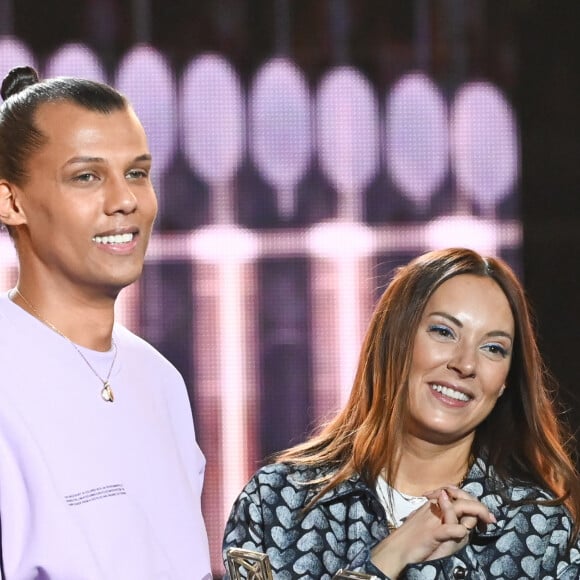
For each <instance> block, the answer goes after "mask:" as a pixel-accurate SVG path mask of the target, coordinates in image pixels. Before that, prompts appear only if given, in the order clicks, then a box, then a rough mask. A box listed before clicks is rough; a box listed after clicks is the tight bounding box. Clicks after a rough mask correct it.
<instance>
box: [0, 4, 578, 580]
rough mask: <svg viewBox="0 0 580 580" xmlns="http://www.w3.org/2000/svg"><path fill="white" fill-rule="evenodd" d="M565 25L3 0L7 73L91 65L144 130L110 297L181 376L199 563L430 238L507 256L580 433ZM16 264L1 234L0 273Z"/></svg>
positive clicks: (342, 7) (573, 162)
mask: <svg viewBox="0 0 580 580" xmlns="http://www.w3.org/2000/svg"><path fill="white" fill-rule="evenodd" d="M579 25H580V3H578V2H575V1H559V2H557V3H555V2H548V1H547V0H544V1H539V0H535V1H534V0H503V1H484V0H471V1H470V2H463V1H462V0H408V1H406V2H401V1H395V0H356V1H355V0H318V1H313V0H196V1H185V0H183V1H178V0H173V1H171V0H165V1H163V2H162V1H160V0H132V1H128V0H126V1H123V0H59V1H58V2H57V1H53V0H43V1H42V2H40V1H39V0H18V1H16V0H0V74H1V75H2V76H4V75H5V74H6V73H7V72H8V70H9V69H10V68H12V67H13V66H17V65H21V64H32V65H33V66H35V67H36V68H37V70H39V72H40V73H41V75H42V76H55V75H68V76H82V77H86V78H92V79H95V80H101V81H104V82H108V83H110V84H113V85H114V86H116V87H117V88H118V89H119V90H121V91H122V92H124V93H125V94H126V95H127V96H128V97H129V98H130V99H131V101H132V102H133V104H134V106H135V109H136V111H137V113H138V114H139V116H140V117H141V119H142V121H143V124H144V126H145V128H146V130H147V132H148V135H149V139H150V146H151V150H152V153H153V157H154V181H155V185H156V189H157V192H158V195H159V200H160V214H159V218H158V221H157V224H156V233H155V236H154V239H153V241H152V244H151V247H150V251H149V254H148V258H147V263H146V268H145V272H144V275H143V277H142V279H141V280H140V281H139V283H137V284H135V285H134V286H133V287H131V288H129V289H127V290H125V291H124V293H123V294H122V296H121V299H120V301H119V305H118V306H119V309H118V317H119V319H120V320H121V321H123V322H125V323H126V324H127V325H128V326H129V327H130V328H131V329H133V330H134V331H136V332H137V333H139V334H141V335H143V336H144V337H145V338H147V339H148V340H150V341H151V342H152V343H153V344H154V345H156V346H157V347H158V348H159V349H160V350H161V351H162V352H163V353H164V354H165V355H166V356H167V357H168V358H169V359H170V360H171V361H172V362H173V363H174V364H175V365H176V366H177V367H178V369H179V370H180V371H181V372H182V374H183V375H184V377H185V379H186V382H187V384H188V388H189V393H190V398H191V404H192V410H193V414H194V418H195V423H196V429H197V436H198V440H199V443H200V445H201V447H202V449H203V451H204V453H205V455H206V458H207V461H208V464H207V472H206V486H205V492H204V510H205V517H206V521H207V526H208V532H209V535H210V542H211V550H212V562H213V569H214V574H215V575H216V577H217V576H219V575H221V573H222V571H223V566H222V563H221V557H220V543H221V534H222V530H223V526H224V523H225V520H226V518H227V515H228V512H229V509H230V506H231V503H232V501H233V500H234V498H235V497H236V495H237V494H238V493H239V491H240V490H241V488H242V486H243V485H244V483H245V482H246V480H247V479H248V477H249V476H250V475H251V473H252V472H253V471H254V470H255V469H256V468H257V467H258V466H259V465H260V463H261V462H262V461H264V460H265V458H267V456H268V455H270V454H271V453H273V452H275V451H277V450H280V449H282V448H284V447H287V446H288V445H291V444H292V443H296V442H299V441H301V440H303V439H304V437H305V436H306V434H307V433H308V432H309V430H310V429H311V428H312V427H313V426H314V425H316V424H317V423H318V422H319V421H321V420H323V419H324V418H325V417H327V416H329V414H331V413H333V412H334V411H335V410H336V409H337V408H338V407H340V405H341V404H342V403H343V402H344V400H345V398H346V397H347V396H348V392H349V389H350V385H351V381H352V378H353V375H354V368H355V365H356V360H357V356H358V350H359V346H360V343H361V340H362V335H363V333H364V330H365V327H366V324H367V321H368V319H369V316H370V313H371V311H372V308H373V305H374V304H375V302H376V299H377V297H378V295H379V294H380V292H381V291H382V289H384V287H385V285H386V284H387V283H388V281H389V279H390V277H391V276H392V272H393V269H394V268H396V267H397V266H399V265H401V264H404V263H406V262H407V261H408V260H409V259H411V258H413V257H414V256H416V255H417V254H419V253H422V252H424V251H426V250H428V249H432V248H436V247H446V246H452V245H464V246H469V247H473V248H474V249H477V250H480V251H482V252H484V253H491V254H497V255H500V256H501V257H503V258H504V259H505V260H507V261H508V262H509V263H510V264H511V265H512V267H513V268H514V269H515V270H516V272H517V273H518V275H519V276H520V277H521V278H522V279H523V281H524V284H525V286H526V288H527V291H528V294H529V297H530V300H531V303H532V305H533V308H534V310H535V312H536V315H537V320H538V322H537V326H538V330H539V334H540V342H541V347H542V349H543V352H544V354H545V356H546V359H547V361H548V364H549V366H550V368H551V370H552V372H553V374H554V376H555V377H556V379H557V380H558V382H559V384H560V388H559V390H558V391H557V393H556V394H557V396H558V398H559V400H560V401H561V403H562V407H563V410H565V416H566V418H567V419H568V421H569V423H570V425H571V426H572V428H573V429H574V430H576V429H577V427H578V425H579V422H580V421H579V416H580V398H579V396H578V392H577V388H576V382H577V377H578V376H580V368H579V365H580V363H579V360H580V357H578V355H577V350H578V348H579V347H580V332H579V330H578V329H579V328H580V308H579V299H578V295H579V290H580V282H579V276H578V273H577V265H578V262H579V259H580V195H579V193H580V137H579V135H580V112H579V111H580V108H579V104H580V54H579V49H578V42H577V38H576V37H577V34H578V32H577V31H578V30H579V28H578V27H579ZM15 266H16V261H15V256H14V252H13V248H12V246H11V244H10V242H9V239H8V236H7V235H6V233H5V232H1V233H0V290H5V289H8V288H10V287H11V286H12V285H13V284H14V282H15V276H16V269H15ZM563 412H564V411H563Z"/></svg>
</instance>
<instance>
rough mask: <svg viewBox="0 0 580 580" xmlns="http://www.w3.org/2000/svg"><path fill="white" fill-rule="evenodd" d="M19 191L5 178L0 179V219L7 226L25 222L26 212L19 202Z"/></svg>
mask: <svg viewBox="0 0 580 580" xmlns="http://www.w3.org/2000/svg"><path fill="white" fill-rule="evenodd" d="M19 193H20V191H19V190H18V188H17V187H16V186H15V185H14V184H13V183H10V182H9V181H6V180H5V179H2V180H0V221H1V222H2V223H3V224H5V225H7V226H19V225H22V224H24V223H26V214H25V213H24V208H23V207H22V204H21V203H20V197H19Z"/></svg>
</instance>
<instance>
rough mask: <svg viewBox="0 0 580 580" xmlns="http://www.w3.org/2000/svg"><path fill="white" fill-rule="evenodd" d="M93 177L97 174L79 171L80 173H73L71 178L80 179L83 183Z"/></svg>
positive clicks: (92, 179) (93, 178) (91, 179)
mask: <svg viewBox="0 0 580 580" xmlns="http://www.w3.org/2000/svg"><path fill="white" fill-rule="evenodd" d="M95 179H97V176H96V175H95V174H94V173H81V174H80V175H75V177H74V178H73V180H74V181H80V182H83V183H88V182H90V181H94V180H95Z"/></svg>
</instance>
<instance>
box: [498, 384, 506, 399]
mask: <svg viewBox="0 0 580 580" xmlns="http://www.w3.org/2000/svg"><path fill="white" fill-rule="evenodd" d="M504 391H505V385H502V386H501V388H500V390H499V395H498V397H501V396H502V395H503V392H504Z"/></svg>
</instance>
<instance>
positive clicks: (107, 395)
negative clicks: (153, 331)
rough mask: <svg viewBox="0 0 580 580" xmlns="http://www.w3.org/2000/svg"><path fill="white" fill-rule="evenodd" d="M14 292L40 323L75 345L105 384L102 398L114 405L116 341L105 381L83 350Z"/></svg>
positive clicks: (17, 291) (20, 293)
mask: <svg viewBox="0 0 580 580" xmlns="http://www.w3.org/2000/svg"><path fill="white" fill-rule="evenodd" d="M14 292H16V294H18V296H20V298H21V299H22V301H23V302H24V304H26V306H28V308H30V310H32V312H33V314H34V316H36V318H38V320H40V322H42V323H43V324H45V325H46V326H48V328H50V329H51V330H53V331H54V332H56V333H57V334H58V335H60V336H62V338H64V339H65V340H66V341H68V342H69V343H70V344H72V345H73V347H74V349H75V350H76V351H77V352H78V353H79V355H80V356H81V358H82V359H83V360H84V361H85V363H86V365H87V366H88V367H89V368H90V369H91V371H93V374H94V375H95V376H96V377H97V379H99V381H101V383H103V388H102V389H101V398H102V399H103V401H106V402H107V403H112V402H113V401H114V400H115V395H114V393H113V389H112V388H111V384H110V383H109V379H110V378H111V373H112V372H113V367H114V366H115V361H116V360H117V344H116V343H115V339H114V338H113V337H111V345H112V346H113V349H114V354H113V361H112V362H111V366H110V367H109V372H108V373H107V378H105V379H103V377H101V375H99V373H98V372H97V371H96V370H95V368H94V367H93V365H92V364H91V363H90V362H89V360H88V359H87V357H86V356H85V355H84V354H83V353H82V351H81V349H80V348H79V347H78V346H77V345H76V344H75V343H74V342H73V341H72V340H71V339H70V338H69V337H68V336H67V335H66V334H64V333H63V332H61V331H60V330H59V329H58V328H57V327H56V326H54V324H51V323H50V322H48V320H46V319H44V318H43V317H42V316H41V315H40V313H39V312H38V310H36V308H34V306H32V304H31V303H30V302H29V301H28V300H27V299H26V298H25V297H24V296H23V295H22V292H20V290H18V288H14ZM13 301H14V300H13Z"/></svg>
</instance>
